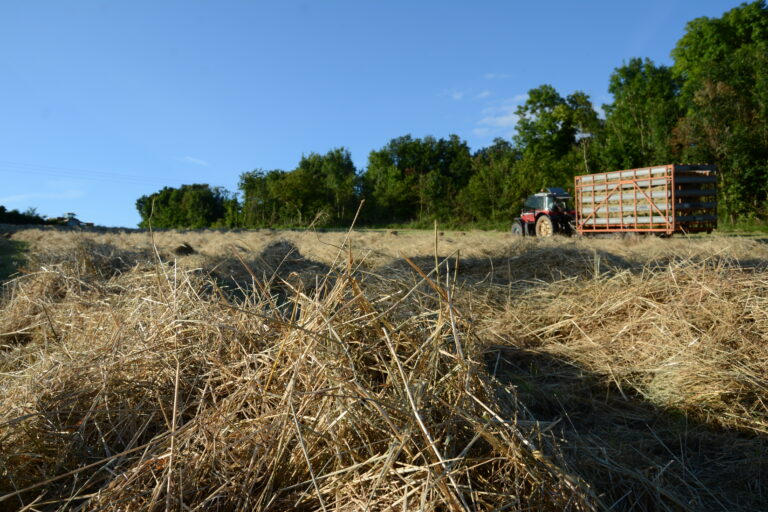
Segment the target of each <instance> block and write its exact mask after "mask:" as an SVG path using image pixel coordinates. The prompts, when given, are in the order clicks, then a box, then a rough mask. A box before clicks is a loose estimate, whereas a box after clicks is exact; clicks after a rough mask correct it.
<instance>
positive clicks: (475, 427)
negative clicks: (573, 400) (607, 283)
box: [0, 263, 595, 510]
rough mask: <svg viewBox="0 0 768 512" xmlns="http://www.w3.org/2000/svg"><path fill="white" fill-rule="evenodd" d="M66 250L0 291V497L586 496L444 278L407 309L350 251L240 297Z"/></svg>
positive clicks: (452, 506)
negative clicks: (525, 411) (385, 299)
mask: <svg viewBox="0 0 768 512" xmlns="http://www.w3.org/2000/svg"><path fill="white" fill-rule="evenodd" d="M76 266H77V265H71V264H70V265H67V264H62V265H58V266H55V265H54V266H49V267H48V268H46V270H42V271H39V272H36V273H33V274H29V275H27V276H24V277H21V278H19V279H17V280H16V281H14V282H12V283H11V284H10V285H9V290H8V291H7V292H6V293H7V294H8V298H7V300H6V302H5V305H4V310H5V311H4V312H5V315H4V317H3V318H4V319H5V320H4V321H5V322H9V324H7V325H6V324H4V325H3V326H2V330H3V332H4V333H7V332H8V330H9V328H12V329H14V330H15V331H19V330H23V331H24V332H26V333H28V334H29V336H28V337H27V338H25V339H23V340H18V339H16V340H13V341H10V340H9V341H8V342H6V343H5V345H4V352H3V353H2V371H3V386H2V395H0V397H1V401H0V410H2V417H3V418H5V419H4V420H3V422H2V424H0V443H1V445H0V468H2V470H1V471H2V478H0V494H1V495H2V497H0V500H2V501H1V502H0V504H2V506H3V507H4V508H6V509H8V510H12V509H17V508H23V507H32V508H35V509H39V508H46V509H61V510H66V509H74V508H77V509H89V510H90V509H99V510H101V509H108V510H112V509H114V510H160V509H168V508H170V509H173V510H187V509H206V510H254V509H256V510H295V509H303V510H361V509H368V510H389V509H393V508H396V509H401V510H409V509H418V508H420V507H421V508H423V509H425V510H436V509H446V510H468V509H483V510H492V509H498V508H504V509H506V510H529V509H531V508H534V509H537V510H591V509H593V508H594V506H595V505H594V504H595V498H594V497H593V496H592V495H591V491H590V489H589V486H588V485H587V484H585V483H584V482H582V481H581V480H579V479H578V477H575V476H573V475H571V474H569V472H568V470H567V467H566V466H564V465H563V464H562V461H558V459H557V451H556V450H555V449H554V447H552V446H549V444H551V443H550V442H549V440H548V439H546V438H542V437H541V436H540V433H539V432H538V430H537V428H536V425H535V424H534V423H530V424H526V425H525V427H523V426H521V425H519V424H517V423H516V421H515V418H516V414H517V404H516V401H515V399H514V395H512V394H505V393H499V392H498V390H497V389H496V386H495V385H494V383H493V382H492V381H491V379H490V378H489V376H488V374H487V373H486V371H485V367H484V365H483V348H482V346H481V344H480V343H479V342H478V340H477V338H476V337H475V336H474V335H473V332H472V326H471V324H470V323H468V322H467V321H466V319H464V318H463V317H462V316H461V313H460V312H458V311H456V310H455V306H454V305H452V303H451V301H450V300H442V298H447V297H448V296H449V291H448V289H447V288H444V287H440V286H438V285H436V284H434V283H433V286H434V290H435V293H436V294H438V295H439V296H440V298H441V299H439V300H438V302H439V301H440V300H442V306H441V307H440V308H438V309H435V310H433V311H423V312H421V314H419V315H415V316H412V315H410V311H406V310H408V308H410V307H411V305H410V304H408V303H407V302H403V303H402V304H401V306H400V307H401V309H403V310H401V311H398V310H397V309H393V310H391V311H390V312H389V313H387V314H382V312H381V311H379V310H377V307H376V306H375V305H374V304H373V303H372V301H371V299H370V298H369V297H367V296H366V294H365V291H364V290H365V289H364V284H362V283H360V282H359V281H358V280H357V279H356V278H355V277H354V276H353V273H352V268H351V267H347V268H346V269H340V270H339V273H338V275H337V278H336V279H335V280H334V281H333V284H332V285H331V284H329V285H327V286H328V287H327V288H325V289H324V288H317V289H316V290H315V291H314V293H313V294H312V295H311V296H310V295H307V294H305V293H303V292H302V291H301V290H300V289H295V290H293V292H294V293H293V295H292V296H291V297H290V298H289V300H286V301H285V302H277V300H278V298H277V296H275V295H272V294H270V293H269V292H268V291H267V288H266V286H264V283H260V282H257V281H255V280H254V282H253V285H254V286H253V288H252V289H251V293H249V294H248V295H247V297H246V299H245V300H243V301H241V302H237V303H234V302H231V301H229V300H227V298H226V297H225V296H224V295H223V294H222V292H219V291H217V286H216V284H215V282H210V281H207V280H206V279H205V277H204V276H202V275H200V273H199V272H194V271H185V270H182V269H181V268H178V267H176V266H173V265H168V264H160V263H157V264H154V265H153V264H140V265H138V266H136V267H135V268H133V269H131V270H129V271H124V272H121V273H119V274H116V275H114V276H112V277H110V278H108V279H97V278H96V276H97V275H101V274H99V273H95V274H94V273H92V274H89V275H88V276H84V275H83V274H82V273H81V274H79V275H73V274H72V273H71V271H72V270H74V267H76ZM54 285H55V286H54ZM53 287H55V290H56V292H55V293H50V291H51V290H52V289H53ZM33 306H34V307H33ZM37 308H39V310H38V309H37ZM41 311H42V313H41ZM20 318H26V319H28V320H30V321H31V322H32V325H30V326H26V327H25V326H22V325H19V324H20V323H23V322H20ZM403 318H410V320H408V321H406V322H402V321H401V320H402V319H403ZM395 322H397V323H395ZM7 337H8V336H7V334H6V335H5V336H4V338H7ZM545 451H546V452H549V455H550V456H549V457H547V456H545V455H544V453H545Z"/></svg>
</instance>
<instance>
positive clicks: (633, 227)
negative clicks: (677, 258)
mask: <svg viewBox="0 0 768 512" xmlns="http://www.w3.org/2000/svg"><path fill="white" fill-rule="evenodd" d="M716 175H717V170H716V168H715V167H714V166H711V165H674V164H671V165H662V166H654V167H643V168H638V169H628V170H622V171H611V172H605V173H597V174H588V175H584V176H576V177H575V178H574V191H575V192H574V197H575V206H576V231H577V232H578V233H579V234H595V233H626V232H635V233H657V234H662V235H671V234H673V233H695V232H702V231H706V232H711V231H712V230H713V229H714V228H716V227H717V202H716V199H714V196H715V195H716V180H717V178H716ZM702 186H703V188H702ZM707 199H712V200H711V201H708V200H707ZM683 212H687V214H685V215H682V214H681V213H683Z"/></svg>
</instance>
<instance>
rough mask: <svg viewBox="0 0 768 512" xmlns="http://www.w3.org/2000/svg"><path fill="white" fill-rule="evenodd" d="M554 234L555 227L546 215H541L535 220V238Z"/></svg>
mask: <svg viewBox="0 0 768 512" xmlns="http://www.w3.org/2000/svg"><path fill="white" fill-rule="evenodd" d="M554 234H555V226H554V224H552V219H550V218H549V216H548V215H542V216H541V217H539V218H538V219H536V236H552V235H554Z"/></svg>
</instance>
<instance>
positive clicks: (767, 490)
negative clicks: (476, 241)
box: [481, 246, 768, 510]
mask: <svg viewBox="0 0 768 512" xmlns="http://www.w3.org/2000/svg"><path fill="white" fill-rule="evenodd" d="M722 249H723V248H722V247H720V250H718V251H717V252H716V253H715V254H711V255H710V257H709V258H701V257H691V258H679V257H665V258H660V259H659V260H656V261H651V262H649V263H648V264H646V265H645V266H643V267H641V268H633V267H629V268H623V269H622V268H616V267H611V266H610V261H609V262H607V263H608V264H606V261H605V259H604V260H603V262H602V266H599V265H596V266H595V268H594V269H592V270H588V269H586V268H584V269H583V272H582V273H581V274H580V275H573V276H570V277H566V278H561V279H559V280H556V281H554V282H551V283H547V284H545V283H541V282H540V283H538V284H536V283H532V285H531V286H529V287H526V288H520V289H519V295H517V296H516V297H514V298H513V299H512V300H510V301H509V302H508V304H507V306H506V307H505V312H504V313H503V314H501V315H499V316H497V317H496V318H493V319H489V320H488V321H486V322H485V323H484V327H483V329H482V333H481V334H482V336H483V337H484V338H486V339H489V340H491V341H493V343H495V344H497V347H496V348H495V349H493V350H492V351H491V356H492V357H490V363H491V364H492V365H493V367H494V371H495V372H496V375H497V376H499V378H501V379H502V380H503V381H508V382H510V383H512V384H514V385H515V386H516V388H517V389H518V390H519V398H520V400H521V402H522V403H524V404H525V405H526V406H527V407H528V408H529V410H530V412H531V414H534V415H535V416H536V417H537V418H538V419H540V420H543V421H546V420H549V421H553V422H557V423H558V427H557V430H558V432H559V435H560V436H561V437H562V438H563V439H564V440H565V441H566V442H565V443H564V444H562V445H561V446H563V447H564V453H565V457H566V458H567V459H569V460H570V461H572V462H573V463H574V465H575V466H576V471H577V473H578V474H579V475H580V476H581V477H582V478H584V479H586V480H587V481H590V482H592V483H594V484H595V485H596V487H597V489H596V491H597V492H599V493H601V494H602V495H603V497H604V499H605V500H606V501H607V502H613V503H617V504H618V503H621V504H623V506H624V508H625V509H636V508H639V509H645V510H652V509H655V508H662V507H661V505H662V504H664V503H666V504H667V506H669V507H671V508H672V509H677V508H687V507H690V508H691V509H692V510H764V509H765V508H766V505H767V504H768V442H766V436H767V435H768V401H767V400H768V260H766V259H762V260H760V259H750V260H748V261H749V263H750V264H752V265H754V266H751V267H749V266H747V267H745V266H743V265H742V264H739V262H738V260H736V259H735V258H733V256H732V255H731V254H727V251H723V250H722ZM753 249H754V251H753V252H759V251H761V250H764V249H763V248H760V247H758V246H754V247H753ZM699 256H700V255H699ZM574 264H577V262H574Z"/></svg>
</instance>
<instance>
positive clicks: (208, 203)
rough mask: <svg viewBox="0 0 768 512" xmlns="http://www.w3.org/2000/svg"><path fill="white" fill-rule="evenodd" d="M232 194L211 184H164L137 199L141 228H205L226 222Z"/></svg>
mask: <svg viewBox="0 0 768 512" xmlns="http://www.w3.org/2000/svg"><path fill="white" fill-rule="evenodd" d="M228 197H229V193H228V192H227V191H226V190H225V189H223V188H221V187H213V188H212V187H211V186H210V185H207V184H194V185H182V186H181V187H180V188H173V187H164V188H163V189H162V190H160V191H158V192H155V193H153V194H150V195H148V196H142V197H140V198H139V199H138V200H137V201H136V209H137V210H138V211H139V215H141V222H140V223H139V227H142V228H147V227H149V226H150V225H151V226H152V227H155V228H164V229H172V228H176V229H201V228H207V227H211V226H213V225H214V224H215V223H217V222H220V221H223V219H224V217H225V214H226V208H225V201H226V200H227V198H228Z"/></svg>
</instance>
